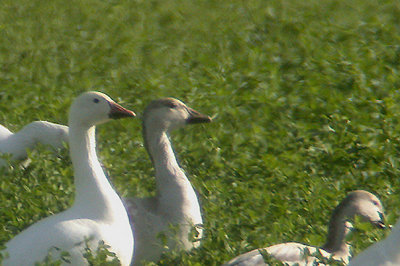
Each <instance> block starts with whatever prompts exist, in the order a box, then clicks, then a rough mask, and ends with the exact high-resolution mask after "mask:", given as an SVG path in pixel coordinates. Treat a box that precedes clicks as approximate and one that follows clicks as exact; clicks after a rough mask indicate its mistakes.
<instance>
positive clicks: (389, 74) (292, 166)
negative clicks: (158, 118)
mask: <svg viewBox="0 0 400 266" xmlns="http://www.w3.org/2000/svg"><path fill="white" fill-rule="evenodd" d="M378 2H379V3H378ZM399 12H400V3H399V2H398V1H396V0H384V1H374V0H354V1H337V0H326V1H317V0H310V1H302V0H277V1H265V0H246V1H244V0H243V1H239V0H234V1H232V0H220V1H214V0H192V1H178V0H149V1H141V0H137V1H131V0H129V1H128V0H125V1H116V0H110V1H98V0H86V1H76V0H72V1H69V2H66V1H61V0H54V1H38V0H34V1H28V0H18V1H14V0H5V1H2V8H1V9H0V124H3V125H5V126H7V127H8V128H10V129H11V130H14V131H16V130H18V129H20V128H21V127H22V126H23V125H25V124H27V123H29V122H31V121H33V120H48V121H51V122H56V123H62V124H66V123H67V110H68V108H69V105H70V103H71V101H72V100H73V99H74V97H76V96H77V95H78V94H79V93H80V92H83V91H86V90H99V91H102V92H105V93H107V94H109V95H110V96H111V97H112V98H113V99H114V100H116V101H117V102H119V103H121V104H122V105H123V106H125V107H127V108H130V109H132V110H134V111H135V112H136V113H139V114H140V113H141V112H142V110H143V109H144V107H145V106H146V105H147V104H148V103H149V102H150V101H151V100H153V99H156V98H159V97H165V96H172V97H176V98H178V99H180V100H182V101H184V102H186V103H187V104H188V105H189V106H191V107H193V108H195V109H197V110H198V111H200V112H202V113H205V114H208V115H210V116H213V118H214V122H213V123H211V124H207V125H196V126H193V127H187V128H185V130H178V131H176V132H175V134H173V136H172V139H173V143H174V148H175V151H176V152H177V154H178V157H179V159H180V163H181V165H182V167H183V168H184V169H185V171H186V173H187V175H188V176H189V178H190V180H191V181H192V183H193V185H194V187H195V188H196V189H197V190H198V192H199V194H200V195H201V204H202V208H203V217H204V221H205V229H206V234H205V238H204V241H203V243H202V246H201V248H199V249H197V250H193V251H192V252H190V253H186V252H181V253H170V254H166V256H165V257H164V258H163V260H162V262H160V264H169V265H173V264H175V265H219V264H221V263H223V262H225V261H227V260H229V259H230V258H232V257H234V256H236V255H239V254H241V253H243V252H245V251H248V250H251V249H254V248H258V247H264V246H268V245H271V244H275V243H280V242H284V241H299V242H304V243H309V244H314V245H320V244H322V243H323V242H324V237H325V235H326V232H327V226H326V224H327V222H328V220H329V216H330V214H331V211H332V209H333V208H334V207H335V206H336V205H337V204H338V202H339V201H340V200H341V199H342V198H344V196H345V195H346V193H347V192H349V191H351V190H354V189H365V190H368V191H370V192H373V193H375V194H376V195H377V196H379V197H380V198H381V200H382V201H383V204H384V206H385V208H386V212H387V219H388V222H389V223H390V224H393V223H395V221H396V220H397V217H398V216H399V214H400V213H399V210H398V209H397V208H396V207H397V206H398V202H399V190H398V188H399V185H400V179H399V176H400V170H399V164H400V161H399V152H400V125H399V120H400V105H399V104H398V103H399V102H400V90H399V88H400V77H399V70H400V68H399V66H400V16H399V15H398V14H399ZM97 140H98V149H99V157H100V158H101V160H102V161H103V163H104V165H105V166H106V167H107V169H108V171H109V174H110V176H111V180H112V182H113V184H114V185H115V187H116V189H117V190H118V192H119V193H120V195H123V196H128V195H129V196H146V195H151V194H152V193H154V185H155V184H154V179H153V169H152V166H151V163H150V160H149V158H148V156H147V154H146V152H145V149H144V148H143V145H142V138H141V123H140V120H139V119H136V120H129V121H114V122H110V123H107V124H104V125H101V126H99V127H98V131H97ZM31 158H32V163H31V165H30V166H29V167H28V168H27V169H26V170H20V169H16V170H15V171H12V172H9V173H6V172H3V173H2V174H1V178H0V246H1V245H3V244H4V243H5V242H6V241H8V240H9V239H10V238H12V237H13V236H14V235H16V234H17V233H18V232H20V231H21V230H22V229H24V228H25V227H27V226H28V225H30V224H32V223H34V222H35V221H38V220H39V219H41V218H42V217H45V216H48V215H51V214H53V213H57V212H59V211H61V210H63V209H65V208H67V207H68V206H70V205H71V203H72V200H73V196H74V188H73V185H72V183H73V182H72V168H71V163H70V160H69V157H68V154H67V152H66V153H65V154H64V155H63V156H60V157H57V158H55V157H54V156H53V155H52V154H51V153H50V152H47V151H46V150H45V149H44V148H43V147H42V148H40V149H39V151H33V152H32V156H31ZM355 226H356V227H360V228H362V229H363V230H362V231H361V232H359V233H357V234H354V235H353V236H352V240H353V251H354V253H358V252H360V251H361V250H363V249H365V248H366V247H367V246H369V245H370V244H371V243H373V242H375V241H377V240H379V239H382V238H383V237H384V236H385V232H383V231H378V230H375V229H373V228H372V226H369V225H368V226H366V225H364V224H361V223H356V224H355Z"/></svg>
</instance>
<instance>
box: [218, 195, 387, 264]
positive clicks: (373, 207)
mask: <svg viewBox="0 0 400 266" xmlns="http://www.w3.org/2000/svg"><path fill="white" fill-rule="evenodd" d="M355 215H360V216H361V217H363V218H364V219H365V220H366V221H368V222H370V223H372V224H373V225H376V226H377V227H379V228H385V224H384V215H383V207H382V204H381V202H380V200H379V199H378V198H377V197H376V196H375V195H373V194H371V193H369V192H367V191H364V190H356V191H353V192H350V193H349V194H348V195H347V197H346V198H344V199H343V200H342V202H341V203H340V204H339V205H338V206H337V207H336V208H335V210H334V211H333V214H332V217H331V220H330V222H329V231H328V237H327V241H326V243H325V244H324V245H323V246H322V247H320V248H318V247H314V246H308V245H304V244H300V243H295V242H289V243H282V244H277V245H273V246H270V247H267V248H263V249H260V250H261V252H263V251H266V253H268V254H270V255H271V256H272V257H274V258H275V259H277V260H280V261H282V262H284V263H288V264H289V265H294V264H296V263H298V264H300V265H313V263H314V261H315V257H308V258H304V250H305V249H308V250H309V253H310V254H313V253H315V252H316V251H317V250H318V249H319V250H320V251H321V253H322V255H323V256H324V257H326V258H329V257H330V256H332V257H333V258H334V259H336V260H343V262H345V263H346V264H347V263H348V262H349V257H350V256H351V255H350V247H349V245H348V244H347V243H345V238H346V235H347V234H348V233H349V232H350V229H349V228H350V227H351V224H350V223H349V222H348V221H346V220H347V219H351V218H353V217H354V216H355ZM225 265H226V266H228V265H229V266H233V265H236V266H239V265H240V266H250V265H265V263H264V259H263V256H262V255H261V253H260V251H259V249H256V250H253V251H250V252H248V253H245V254H242V255H240V256H238V257H236V258H234V259H232V260H231V261H229V262H228V263H226V264H225Z"/></svg>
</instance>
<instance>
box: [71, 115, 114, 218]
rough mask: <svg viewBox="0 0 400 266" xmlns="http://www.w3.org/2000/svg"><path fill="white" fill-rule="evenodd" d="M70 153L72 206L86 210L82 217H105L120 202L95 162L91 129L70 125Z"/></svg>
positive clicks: (94, 148)
mask: <svg viewBox="0 0 400 266" xmlns="http://www.w3.org/2000/svg"><path fill="white" fill-rule="evenodd" d="M70 154H71V160H72V164H73V166H74V177H75V180H74V181H75V186H76V195H75V203H74V207H75V208H82V210H86V212H87V210H90V214H89V213H85V214H84V215H90V217H89V218H92V219H104V218H106V217H108V218H109V217H110V215H111V214H112V213H113V211H112V209H113V208H115V207H116V205H115V204H119V203H120V200H119V197H118V195H117V194H116V193H115V191H114V189H113V188H112V187H111V185H110V183H109V182H108V180H107V178H106V176H105V175H104V172H103V169H102V168H101V165H100V163H99V161H98V159H97V154H96V141H95V127H94V126H92V127H90V128H85V127H82V126H80V125H74V124H73V123H72V124H71V123H70ZM118 202H119V203H118ZM121 204H122V203H120V205H121ZM117 206H118V205H117Z"/></svg>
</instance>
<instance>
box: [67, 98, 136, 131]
mask: <svg viewBox="0 0 400 266" xmlns="http://www.w3.org/2000/svg"><path fill="white" fill-rule="evenodd" d="M134 116H135V113H134V112H132V111H130V110H127V109H125V108H123V107H122V106H120V105H118V104H117V103H115V102H114V101H113V100H112V99H111V98H110V97H108V96H107V95H105V94H103V93H100V92H95V91H90V92H85V93H83V94H81V95H80V96H79V97H77V98H76V99H75V100H74V102H73V103H72V105H71V109H70V114H69V123H70V125H71V123H72V124H78V125H79V126H83V127H91V126H94V125H98V124H101V123H104V122H106V121H108V120H110V119H118V118H123V117H134Z"/></svg>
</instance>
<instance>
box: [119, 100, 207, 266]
mask: <svg viewBox="0 0 400 266" xmlns="http://www.w3.org/2000/svg"><path fill="white" fill-rule="evenodd" d="M210 121H211V118H210V117H208V116H206V115H203V114H200V113H199V112H197V111H195V110H193V109H191V108H189V107H187V106H186V105H185V104H184V103H182V102H181V101H179V100H176V99H173V98H164V99H160V100H155V101H153V102H151V103H150V104H149V105H148V106H147V108H146V109H145V111H144V114H143V138H144V143H145V147H146V149H147V152H148V153H149V155H150V159H151V161H152V163H153V165H154V168H155V178H156V186H157V191H156V196H155V197H150V198H126V199H124V201H125V203H126V206H127V209H128V214H129V217H130V219H131V223H132V228H133V231H134V235H135V237H134V238H135V261H134V263H133V264H134V265H140V263H141V262H142V261H143V260H144V261H157V260H158V259H159V258H160V256H161V254H162V252H163V251H164V250H165V249H164V244H163V242H162V241H161V239H160V238H159V234H160V233H165V234H166V236H167V241H168V243H167V245H168V247H169V248H170V249H184V250H189V249H191V248H193V247H197V246H198V245H199V242H198V241H197V242H193V241H192V240H190V239H189V233H190V232H191V230H192V229H193V227H194V226H196V225H201V224H202V217H201V212H200V206H199V201H198V199H197V196H196V193H195V191H194V190H193V187H192V185H191V184H190V182H189V180H188V179H187V177H186V175H185V173H184V171H183V170H182V169H181V168H180V167H179V165H178V162H177V161H176V158H175V154H174V151H173V149H172V146H171V141H170V139H169V136H168V133H169V132H170V131H171V130H173V129H174V128H177V127H181V126H185V125H188V124H194V123H206V122H210ZM170 225H172V226H175V229H174V230H171V231H169V230H170V229H171V228H170ZM196 229H197V231H198V233H199V236H198V237H199V238H201V234H202V230H201V228H196Z"/></svg>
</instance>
